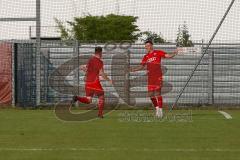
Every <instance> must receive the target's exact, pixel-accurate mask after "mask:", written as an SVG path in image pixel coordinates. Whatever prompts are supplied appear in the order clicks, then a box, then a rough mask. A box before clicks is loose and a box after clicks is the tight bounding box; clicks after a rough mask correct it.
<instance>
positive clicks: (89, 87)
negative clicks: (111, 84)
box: [85, 81, 104, 97]
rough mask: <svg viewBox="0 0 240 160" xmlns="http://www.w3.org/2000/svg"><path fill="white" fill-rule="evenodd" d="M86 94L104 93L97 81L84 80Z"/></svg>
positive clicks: (99, 94)
mask: <svg viewBox="0 0 240 160" xmlns="http://www.w3.org/2000/svg"><path fill="white" fill-rule="evenodd" d="M85 92H86V96H90V97H93V96H94V95H97V96H101V95H104V90H103V88H102V85H101V83H100V82H99V81H97V82H93V83H92V82H86V84H85Z"/></svg>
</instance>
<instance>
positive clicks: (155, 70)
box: [141, 50, 166, 84]
mask: <svg viewBox="0 0 240 160" xmlns="http://www.w3.org/2000/svg"><path fill="white" fill-rule="evenodd" d="M165 54H166V52H164V51H161V50H153V51H152V52H151V53H148V54H146V55H145V56H144V57H143V59H142V62H141V65H143V66H145V65H147V71H148V72H147V74H148V83H149V84H155V83H158V82H159V80H160V81H161V80H162V69H161V59H162V58H165Z"/></svg>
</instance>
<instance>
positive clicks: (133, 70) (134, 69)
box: [129, 65, 144, 72]
mask: <svg viewBox="0 0 240 160" xmlns="http://www.w3.org/2000/svg"><path fill="white" fill-rule="evenodd" d="M143 69H144V66H143V65H140V66H137V67H134V68H130V69H129V72H136V71H141V70H143Z"/></svg>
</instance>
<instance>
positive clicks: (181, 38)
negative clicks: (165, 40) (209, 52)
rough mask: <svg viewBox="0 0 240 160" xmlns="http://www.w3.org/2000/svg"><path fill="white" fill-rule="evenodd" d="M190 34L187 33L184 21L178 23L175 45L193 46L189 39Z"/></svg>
mask: <svg viewBox="0 0 240 160" xmlns="http://www.w3.org/2000/svg"><path fill="white" fill-rule="evenodd" d="M190 37H191V35H190V34H189V31H188V28H187V24H186V22H184V24H183V25H179V27H178V33H177V39H176V42H177V46H178V47H193V46H194V45H193V43H192V41H191V40H190Z"/></svg>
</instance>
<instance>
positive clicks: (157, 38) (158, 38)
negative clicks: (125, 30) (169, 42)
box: [140, 31, 166, 43]
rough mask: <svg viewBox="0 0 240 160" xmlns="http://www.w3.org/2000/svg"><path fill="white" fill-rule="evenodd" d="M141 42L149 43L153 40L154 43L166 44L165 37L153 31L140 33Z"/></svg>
mask: <svg viewBox="0 0 240 160" xmlns="http://www.w3.org/2000/svg"><path fill="white" fill-rule="evenodd" d="M140 40H141V41H147V40H151V41H152V42H154V43H166V40H164V38H163V36H162V35H161V33H160V34H157V33H154V32H151V31H145V32H141V33H140Z"/></svg>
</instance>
